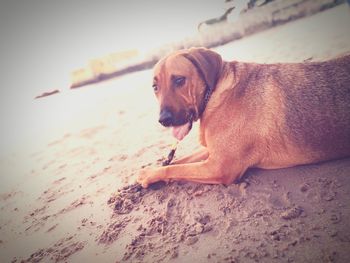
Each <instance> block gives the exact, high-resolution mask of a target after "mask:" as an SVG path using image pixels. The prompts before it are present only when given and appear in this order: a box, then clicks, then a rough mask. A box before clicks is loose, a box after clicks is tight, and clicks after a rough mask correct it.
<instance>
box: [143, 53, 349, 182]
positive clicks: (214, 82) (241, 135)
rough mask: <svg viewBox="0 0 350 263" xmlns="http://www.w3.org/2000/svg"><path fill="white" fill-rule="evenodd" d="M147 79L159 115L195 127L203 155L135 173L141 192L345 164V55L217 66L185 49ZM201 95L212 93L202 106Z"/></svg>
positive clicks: (213, 57) (214, 58)
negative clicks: (250, 172)
mask: <svg viewBox="0 0 350 263" xmlns="http://www.w3.org/2000/svg"><path fill="white" fill-rule="evenodd" d="M154 74H155V77H154V81H155V83H154V85H155V87H156V88H157V90H156V91H157V92H156V96H157V98H158V100H159V102H160V107H161V110H162V109H164V108H167V109H168V110H170V111H171V112H172V114H173V117H174V120H173V125H180V124H183V123H185V122H186V121H190V122H192V121H196V120H198V119H200V142H201V144H202V145H203V146H205V150H203V151H201V152H199V153H196V154H194V155H191V156H189V157H185V158H183V159H180V160H178V161H177V162H175V163H174V164H173V165H170V166H166V167H161V168H154V169H150V168H149V169H143V170H141V171H140V175H139V178H138V182H139V183H141V184H142V186H143V187H147V186H148V185H149V184H151V183H154V182H157V181H169V180H187V181H194V182H200V183H211V184H221V183H223V184H230V183H232V182H234V181H236V180H237V179H239V178H240V177H241V176H242V175H243V174H244V172H245V171H246V170H247V169H248V168H249V167H260V168H264V169H274V168H283V167H291V166H296V165H301V164H308V163H316V162H321V161H325V160H331V159H338V158H343V157H347V156H350V56H349V55H348V56H345V57H341V58H336V59H333V60H329V61H325V62H312V63H310V62H309V63H278V64H255V63H242V62H236V61H233V62H224V61H222V59H221V57H220V55H219V54H217V53H215V52H213V51H211V50H208V49H204V48H192V49H189V50H182V51H178V52H175V53H173V54H171V55H169V56H168V57H166V58H164V59H162V60H161V61H160V62H158V63H157V65H156V66H155V73H154ZM174 76H183V77H185V81H184V84H183V85H180V86H179V87H177V86H176V85H175V86H174V83H173V78H174ZM208 87H209V88H210V87H211V88H213V90H214V91H213V93H212V95H211V97H210V99H209V101H208V103H207V105H205V102H204V96H205V95H204V93H205V89H206V88H208ZM201 108H203V109H202V112H201ZM189 116H191V118H190V117H189ZM171 125H172V124H169V123H168V125H167V126H171Z"/></svg>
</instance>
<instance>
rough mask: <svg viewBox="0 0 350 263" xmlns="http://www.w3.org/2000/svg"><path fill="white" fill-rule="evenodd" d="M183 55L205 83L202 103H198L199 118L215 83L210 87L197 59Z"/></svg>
mask: <svg viewBox="0 0 350 263" xmlns="http://www.w3.org/2000/svg"><path fill="white" fill-rule="evenodd" d="M183 56H184V57H185V58H187V59H188V60H189V61H190V62H191V63H192V64H193V65H194V67H195V68H196V70H197V72H198V74H199V76H200V78H201V79H202V80H203V81H204V83H205V91H204V97H203V100H202V104H201V105H200V107H199V110H198V115H199V116H198V118H201V117H202V114H203V112H204V110H205V108H206V107H207V104H208V102H209V99H210V97H211V95H212V94H213V91H214V88H215V86H216V83H215V84H214V85H213V87H211V86H210V85H209V83H208V82H207V79H206V78H205V75H204V72H203V70H202V68H201V67H200V65H199V64H198V62H197V60H196V59H195V58H194V57H192V56H191V55H190V54H184V55H183Z"/></svg>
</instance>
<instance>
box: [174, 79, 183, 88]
mask: <svg viewBox="0 0 350 263" xmlns="http://www.w3.org/2000/svg"><path fill="white" fill-rule="evenodd" d="M185 81H186V78H185V77H177V78H175V79H174V84H175V86H176V87H181V86H183V85H184V84H185Z"/></svg>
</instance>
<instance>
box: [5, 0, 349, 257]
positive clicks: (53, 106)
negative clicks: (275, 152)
mask: <svg viewBox="0 0 350 263" xmlns="http://www.w3.org/2000/svg"><path fill="white" fill-rule="evenodd" d="M349 24H350V10H349V9H348V7H347V6H346V5H341V6H338V7H335V8H332V9H330V10H328V11H325V12H322V13H319V14H317V15H314V16H312V17H308V18H304V19H300V20H298V21H295V22H292V23H288V24H286V25H283V26H279V27H276V28H274V29H271V30H268V31H264V32H261V33H259V34H255V35H252V36H250V37H247V38H244V39H242V40H239V41H236V42H233V43H230V44H227V45H225V46H222V47H220V48H217V49H216V50H217V51H218V52H219V53H220V54H222V56H223V57H224V58H225V59H226V60H233V59H237V60H243V61H255V62H298V61H304V60H307V59H308V60H324V59H329V58H332V57H335V56H339V55H342V54H345V53H349V52H350V34H349V33H350V32H349V27H348V25H349ZM151 78H152V72H151V71H143V72H138V73H133V74H130V75H127V76H123V77H120V78H117V79H113V80H110V81H107V82H103V83H99V84H94V85H91V86H89V87H85V88H82V89H79V90H74V91H69V92H63V93H59V94H56V95H54V96H50V97H46V98H43V99H39V100H35V102H33V104H31V105H29V106H30V107H31V108H30V109H31V110H30V111H27V115H25V116H26V118H25V120H23V122H21V125H22V126H17V129H13V134H12V136H14V137H11V138H10V137H8V138H5V139H6V141H7V145H8V148H3V149H2V151H1V180H2V184H1V187H0V189H1V192H0V262H39V261H42V262H191V261H194V260H195V261H196V262H348V259H349V258H350V229H349V224H348V222H349V220H348V218H349V217H350V159H343V160H336V161H329V162H325V163H321V164H312V165H305V166H298V167H294V168H288V169H278V170H260V169H251V170H249V171H248V172H247V173H246V175H245V177H244V180H243V182H242V183H241V184H240V185H234V184H232V185H230V186H227V187H226V186H222V185H201V184H194V183H184V182H175V183H170V184H167V185H166V184H163V183H158V184H155V185H153V186H152V187H150V188H149V189H142V188H140V187H139V186H137V185H135V184H134V183H135V180H136V178H137V174H138V171H139V170H140V168H142V167H146V166H158V165H161V162H162V161H163V160H164V157H166V155H167V154H168V151H169V149H170V147H171V145H172V143H173V142H174V139H173V138H172V137H171V131H169V130H167V129H165V128H162V127H161V126H160V125H159V124H158V123H157V115H158V105H157V103H156V100H155V98H154V97H153V94H152V87H151ZM29 106H28V107H29ZM23 119H24V118H23ZM197 129H198V127H197V126H196V125H195V126H194V128H193V130H192V131H191V133H190V134H189V136H188V137H186V138H185V140H184V141H183V142H181V143H180V144H179V146H178V151H177V153H176V157H175V158H177V157H181V156H183V155H185V154H188V153H191V152H193V151H194V150H197V149H198V148H199V146H198V143H197V134H196V132H197ZM13 138H14V139H13Z"/></svg>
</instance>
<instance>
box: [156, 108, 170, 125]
mask: <svg viewBox="0 0 350 263" xmlns="http://www.w3.org/2000/svg"><path fill="white" fill-rule="evenodd" d="M159 122H160V124H162V125H163V126H165V127H168V126H171V124H172V123H173V114H172V113H171V111H170V110H169V109H163V110H161V111H160V114H159Z"/></svg>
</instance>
